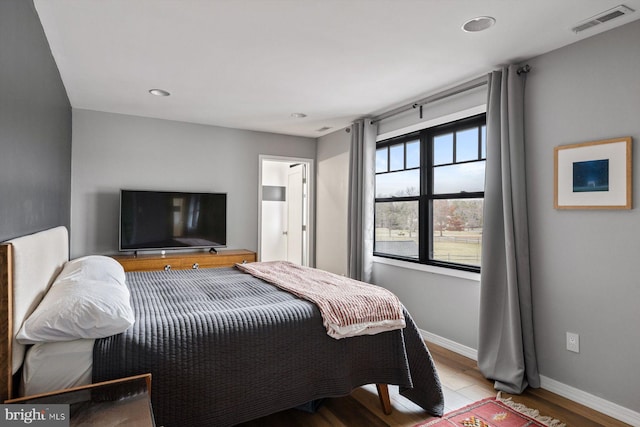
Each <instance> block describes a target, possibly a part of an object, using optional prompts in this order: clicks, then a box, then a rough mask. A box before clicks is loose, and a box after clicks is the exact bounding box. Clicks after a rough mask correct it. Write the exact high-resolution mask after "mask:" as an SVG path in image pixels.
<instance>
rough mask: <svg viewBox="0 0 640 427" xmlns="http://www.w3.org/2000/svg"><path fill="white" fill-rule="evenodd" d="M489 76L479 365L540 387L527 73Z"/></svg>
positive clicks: (514, 387)
mask: <svg viewBox="0 0 640 427" xmlns="http://www.w3.org/2000/svg"><path fill="white" fill-rule="evenodd" d="M517 70H518V68H517V67H516V66H510V67H508V68H503V69H501V70H498V71H494V72H493V73H491V74H490V75H489V82H488V92H489V93H488V101H487V165H486V182H485V197H484V226H483V239H482V270H481V275H480V324H479V327H480V333H479V341H478V367H479V368H480V371H481V372H482V374H483V375H484V376H485V377H486V378H489V379H491V380H494V381H495V388H496V389H498V390H502V391H505V392H508V393H515V394H519V393H521V392H522V391H523V390H524V389H525V388H526V387H527V386H531V387H536V388H537V387H540V376H539V374H538V364H537V361H536V351H535V345H534V339H533V313H532V307H531V277H530V267H529V230H528V220H527V195H526V183H525V146H524V85H525V74H524V73H523V74H522V75H518V73H517Z"/></svg>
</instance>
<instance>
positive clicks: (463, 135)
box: [456, 128, 478, 162]
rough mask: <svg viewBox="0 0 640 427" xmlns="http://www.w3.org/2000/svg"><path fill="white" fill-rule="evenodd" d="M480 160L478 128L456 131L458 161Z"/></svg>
mask: <svg viewBox="0 0 640 427" xmlns="http://www.w3.org/2000/svg"><path fill="white" fill-rule="evenodd" d="M469 160H478V128H472V129H466V130H462V131H458V132H456V162H467V161H469Z"/></svg>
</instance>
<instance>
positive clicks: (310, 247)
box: [257, 154, 316, 267]
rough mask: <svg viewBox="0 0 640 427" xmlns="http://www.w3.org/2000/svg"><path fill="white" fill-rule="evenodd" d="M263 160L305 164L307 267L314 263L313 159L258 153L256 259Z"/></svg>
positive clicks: (260, 243)
mask: <svg viewBox="0 0 640 427" xmlns="http://www.w3.org/2000/svg"><path fill="white" fill-rule="evenodd" d="M265 161H269V162H281V163H304V164H306V165H307V209H308V218H307V221H308V224H307V245H306V246H307V247H306V250H307V260H308V266H309V267H315V265H316V251H315V248H316V243H315V242H316V227H315V217H316V209H315V200H316V197H315V182H316V180H315V167H314V166H315V160H314V159H309V158H304V157H286V156H272V155H269V154H260V155H258V250H257V257H258V261H261V260H262V257H261V253H260V252H261V251H262V164H263V163H264V162H265Z"/></svg>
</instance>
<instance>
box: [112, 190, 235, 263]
mask: <svg viewBox="0 0 640 427" xmlns="http://www.w3.org/2000/svg"><path fill="white" fill-rule="evenodd" d="M119 234H120V238H119V249H120V251H141V250H164V249H187V248H211V249H213V248H217V247H224V246H226V245H227V195H226V193H189V192H175V191H143V190H120V233H119Z"/></svg>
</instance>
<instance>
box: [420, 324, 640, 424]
mask: <svg viewBox="0 0 640 427" xmlns="http://www.w3.org/2000/svg"><path fill="white" fill-rule="evenodd" d="M420 333H421V334H422V337H423V338H424V339H425V340H427V341H429V342H432V343H434V344H437V345H439V346H441V347H444V348H446V349H447V350H451V351H453V352H455V353H458V354H460V355H462V356H465V357H468V358H469V359H472V360H476V361H477V360H478V350H476V349H474V348H471V347H467V346H465V345H462V344H459V343H457V342H455V341H451V340H450V339H447V338H443V337H441V336H439V335H436V334H433V333H431V332H427V331H425V330H423V329H420ZM540 387H541V388H543V389H545V390H548V391H550V392H552V393H555V394H557V395H559V396H562V397H564V398H567V399H569V400H572V401H574V402H577V403H579V404H581V405H584V406H586V407H588V408H591V409H594V410H596V411H598V412H601V413H603V414H605V415H608V416H610V417H612V418H615V419H617V420H620V421H622V422H625V423H627V424H630V425H632V426H638V427H640V413H638V412H635V411H632V410H631V409H628V408H625V407H624V406H620V405H618V404H616V403H613V402H609V401H608V400H605V399H603V398H601V397H598V396H594V395H593V394H590V393H587V392H585V391H582V390H579V389H577V388H575V387H571V386H569V385H566V384H564V383H561V382H560V381H556V380H554V379H552V378H549V377H545V376H544V375H540Z"/></svg>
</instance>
